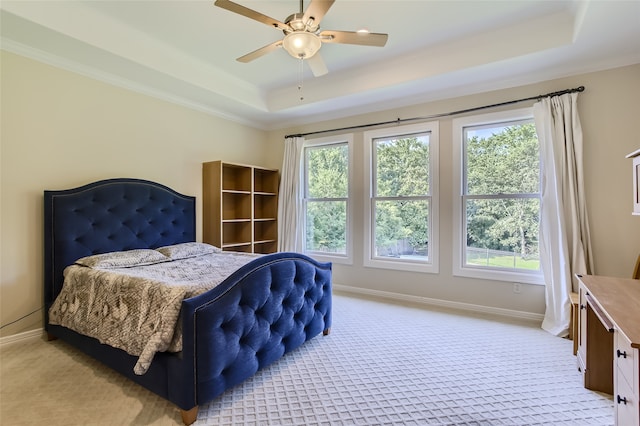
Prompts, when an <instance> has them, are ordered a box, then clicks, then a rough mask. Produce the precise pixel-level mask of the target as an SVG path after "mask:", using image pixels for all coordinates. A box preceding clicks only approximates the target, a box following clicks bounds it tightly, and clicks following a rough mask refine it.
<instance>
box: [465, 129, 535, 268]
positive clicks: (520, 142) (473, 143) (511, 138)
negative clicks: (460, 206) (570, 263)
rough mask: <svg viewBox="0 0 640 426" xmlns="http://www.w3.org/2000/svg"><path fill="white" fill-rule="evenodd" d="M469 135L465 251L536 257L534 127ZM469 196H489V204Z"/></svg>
mask: <svg viewBox="0 0 640 426" xmlns="http://www.w3.org/2000/svg"><path fill="white" fill-rule="evenodd" d="M492 130H494V132H493V133H492V134H491V135H490V136H487V137H483V135H481V134H479V133H478V134H475V133H474V132H469V133H468V138H467V145H466V168H467V195H468V196H470V197H468V198H467V206H466V210H467V246H469V247H477V248H486V249H491V250H502V251H511V252H517V253H519V254H520V256H521V257H522V258H523V259H525V258H527V257H531V256H533V257H536V256H538V231H539V215H540V200H539V198H538V197H537V196H532V197H531V198H512V197H509V195H514V194H537V193H539V192H540V159H539V158H540V156H539V145H538V138H537V136H536V132H535V126H534V124H533V123H525V124H515V125H510V126H507V127H504V128H495V129H492ZM474 195H493V196H495V197H493V198H489V199H482V198H474V197H473V196H474Z"/></svg>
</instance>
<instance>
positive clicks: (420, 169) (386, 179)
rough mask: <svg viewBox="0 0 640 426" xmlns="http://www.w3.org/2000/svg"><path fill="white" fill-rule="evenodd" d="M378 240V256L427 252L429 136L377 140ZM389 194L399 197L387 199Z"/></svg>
mask: <svg viewBox="0 0 640 426" xmlns="http://www.w3.org/2000/svg"><path fill="white" fill-rule="evenodd" d="M375 158H376V182H375V191H374V192H375V196H376V197H380V198H382V199H380V198H378V199H377V200H376V202H375V206H374V208H375V225H376V226H375V240H376V248H377V251H378V254H379V255H398V254H406V253H407V252H410V253H411V252H413V253H415V252H425V253H426V250H427V245H428V241H429V230H428V223H429V222H428V214H429V204H428V201H427V200H426V199H424V198H421V199H420V198H409V199H406V198H405V199H397V197H424V196H428V195H430V194H429V136H428V135H412V136H406V137H403V138H398V139H394V138H391V139H380V140H377V141H375ZM386 197H390V198H394V197H395V198H396V199H385V198H386Z"/></svg>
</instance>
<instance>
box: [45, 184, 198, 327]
mask: <svg viewBox="0 0 640 426" xmlns="http://www.w3.org/2000/svg"><path fill="white" fill-rule="evenodd" d="M195 221H196V215H195V197H192V196H188V195H182V194H179V193H177V192H176V191H174V190H172V189H171V188H168V187H166V186H164V185H160V184H158V183H155V182H151V181H146V180H141V179H129V178H119V179H108V180H101V181H98V182H94V183H90V184H88V185H84V186H81V187H78V188H73V189H67V190H61V191H44V305H45V328H46V327H47V323H48V318H47V317H48V315H47V313H48V311H49V307H50V306H51V304H52V303H53V300H54V299H55V298H56V296H57V295H58V293H59V292H60V290H61V288H62V283H63V275H62V273H63V271H64V268H66V267H67V266H69V265H71V264H72V263H73V262H74V261H76V260H77V259H79V258H81V257H84V256H89V255H92V254H98V253H106V252H111V251H120V250H131V249H137V248H157V247H161V246H165V245H170V244H177V243H184V242H190V241H195V236H196V235H195V234H196V225H195Z"/></svg>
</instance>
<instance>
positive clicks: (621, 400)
mask: <svg viewBox="0 0 640 426" xmlns="http://www.w3.org/2000/svg"><path fill="white" fill-rule="evenodd" d="M621 402H622V403H623V404H624V405H627V398H626V397H625V398H620V395H618V404H620V403H621Z"/></svg>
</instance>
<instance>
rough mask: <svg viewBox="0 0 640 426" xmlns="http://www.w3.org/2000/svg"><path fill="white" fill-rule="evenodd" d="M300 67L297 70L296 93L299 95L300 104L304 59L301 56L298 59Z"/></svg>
mask: <svg viewBox="0 0 640 426" xmlns="http://www.w3.org/2000/svg"><path fill="white" fill-rule="evenodd" d="M299 63H300V67H299V68H298V93H299V94H300V102H302V101H304V95H303V94H302V89H303V84H304V81H303V80H304V58H303V57H302V56H301V57H300V59H299Z"/></svg>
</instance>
